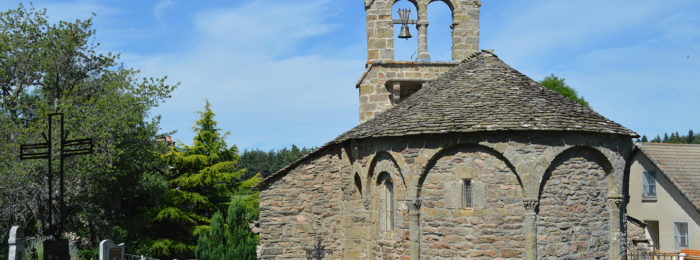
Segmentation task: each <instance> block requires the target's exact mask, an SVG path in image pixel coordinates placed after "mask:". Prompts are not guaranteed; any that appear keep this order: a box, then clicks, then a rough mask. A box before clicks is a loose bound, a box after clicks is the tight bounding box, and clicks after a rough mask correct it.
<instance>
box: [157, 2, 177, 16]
mask: <svg viewBox="0 0 700 260" xmlns="http://www.w3.org/2000/svg"><path fill="white" fill-rule="evenodd" d="M173 5H175V1H173V0H161V1H159V2H158V3H157V4H156V6H155V7H153V16H154V17H155V18H156V20H158V21H161V20H162V19H163V11H165V9H166V8H168V7H171V6H173Z"/></svg>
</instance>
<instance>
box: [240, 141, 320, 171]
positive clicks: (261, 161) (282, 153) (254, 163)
mask: <svg viewBox="0 0 700 260" xmlns="http://www.w3.org/2000/svg"><path fill="white" fill-rule="evenodd" d="M311 150H312V149H311V148H301V149H299V147H297V146H296V145H292V148H291V149H288V148H286V147H285V148H283V149H280V150H270V151H269V152H267V153H266V152H263V151H262V150H259V149H254V150H250V151H248V150H246V151H243V153H242V154H241V158H240V161H239V162H238V168H239V169H247V173H246V174H247V175H246V176H253V175H254V174H256V173H260V174H261V175H262V177H263V178H265V177H267V176H270V175H271V174H273V173H275V172H277V171H279V170H280V169H282V168H283V167H285V166H287V165H289V164H290V163H292V162H294V161H296V160H298V159H299V158H301V157H302V156H304V155H307V154H309V153H311Z"/></svg>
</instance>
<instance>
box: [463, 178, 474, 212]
mask: <svg viewBox="0 0 700 260" xmlns="http://www.w3.org/2000/svg"><path fill="white" fill-rule="evenodd" d="M462 207H465V208H471V207H472V180H470V179H464V180H462Z"/></svg>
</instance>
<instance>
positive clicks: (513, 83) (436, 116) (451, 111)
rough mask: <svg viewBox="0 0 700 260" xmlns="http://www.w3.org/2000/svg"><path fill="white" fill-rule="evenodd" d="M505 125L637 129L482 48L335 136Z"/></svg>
mask: <svg viewBox="0 0 700 260" xmlns="http://www.w3.org/2000/svg"><path fill="white" fill-rule="evenodd" d="M504 130H505V131H507V130H550V131H582V132H595V133H605V134H621V135H627V136H631V137H638V136H639V135H637V133H635V132H634V131H632V130H629V129H627V128H625V127H623V126H621V125H620V124H618V123H615V122H613V121H612V120H610V119H607V118H605V117H603V116H601V115H600V114H598V113H596V112H595V111H593V110H591V109H589V108H585V107H583V106H581V105H580V104H578V103H576V102H575V101H572V100H571V99H568V98H566V97H563V96H561V95H560V94H558V93H556V92H554V91H551V90H549V89H547V88H545V87H543V86H542V85H540V84H539V83H537V82H535V81H534V80H532V79H530V78H528V77H527V76H525V75H523V74H522V73H520V72H518V71H517V70H515V69H513V68H511V67H510V66H508V65H507V64H505V63H504V62H503V61H501V60H500V59H499V58H498V57H497V56H496V55H495V54H493V53H490V52H486V51H482V52H478V53H476V54H474V55H472V56H471V57H470V58H468V59H466V60H465V61H464V62H463V63H461V64H460V65H458V66H457V67H456V68H455V69H454V70H452V71H450V72H448V73H445V74H443V75H442V76H440V77H439V78H438V79H436V80H434V81H431V82H428V83H427V84H426V85H424V87H423V88H422V89H421V90H419V91H418V92H416V93H414V94H413V95H411V96H410V97H408V98H407V99H406V100H404V101H402V102H401V103H399V104H398V105H396V106H395V107H394V108H392V109H390V110H387V111H385V112H383V113H381V114H379V115H377V116H376V117H374V118H372V119H370V120H368V121H367V122H365V123H364V124H360V125H358V126H357V127H355V128H353V129H351V130H350V131H348V132H346V133H344V134H342V135H341V136H339V137H338V138H336V139H335V140H334V142H336V143H340V142H343V141H345V140H349V139H359V138H366V137H384V136H403V135H414V134H435V133H454V132H478V131H504Z"/></svg>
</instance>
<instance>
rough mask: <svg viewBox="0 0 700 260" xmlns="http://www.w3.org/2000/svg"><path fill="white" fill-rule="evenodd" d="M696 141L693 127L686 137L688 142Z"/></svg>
mask: <svg viewBox="0 0 700 260" xmlns="http://www.w3.org/2000/svg"><path fill="white" fill-rule="evenodd" d="M694 142H695V133H694V132H693V129H690V130H688V136H687V137H686V143H689V144H692V143H694Z"/></svg>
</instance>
